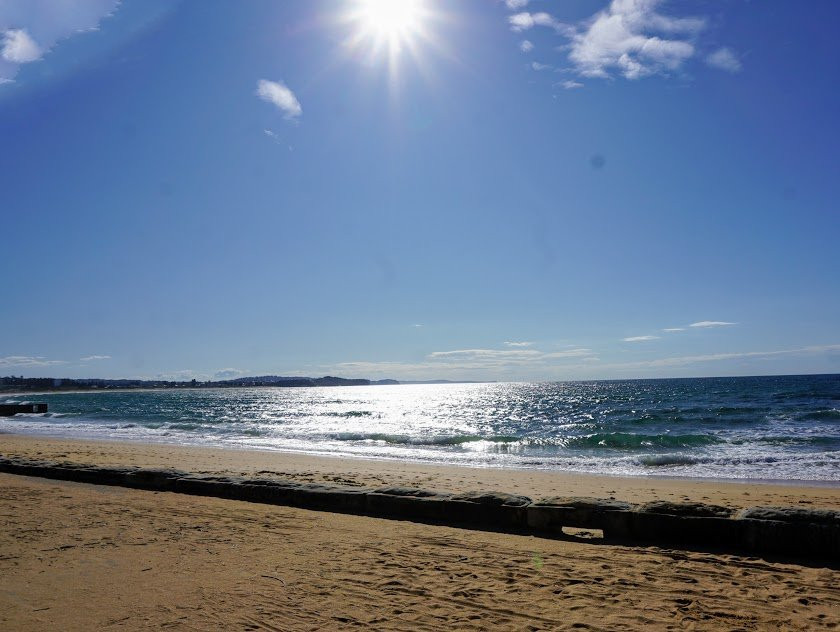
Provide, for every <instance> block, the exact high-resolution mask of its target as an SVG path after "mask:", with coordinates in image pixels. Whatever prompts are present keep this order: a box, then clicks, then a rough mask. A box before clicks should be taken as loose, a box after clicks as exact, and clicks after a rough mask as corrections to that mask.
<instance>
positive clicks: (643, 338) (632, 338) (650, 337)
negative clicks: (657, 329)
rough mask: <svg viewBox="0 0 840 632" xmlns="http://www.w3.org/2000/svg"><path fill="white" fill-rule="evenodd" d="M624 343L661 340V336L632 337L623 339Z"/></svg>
mask: <svg viewBox="0 0 840 632" xmlns="http://www.w3.org/2000/svg"><path fill="white" fill-rule="evenodd" d="M622 340H623V341H624V342H644V341H646V340H659V336H630V337H629V338H622Z"/></svg>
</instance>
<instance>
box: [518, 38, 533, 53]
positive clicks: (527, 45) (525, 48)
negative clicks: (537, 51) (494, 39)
mask: <svg viewBox="0 0 840 632" xmlns="http://www.w3.org/2000/svg"><path fill="white" fill-rule="evenodd" d="M519 50H521V51H522V52H523V53H530V52H531V51H532V50H534V44H533V42H531V40H522V41H521V42H519Z"/></svg>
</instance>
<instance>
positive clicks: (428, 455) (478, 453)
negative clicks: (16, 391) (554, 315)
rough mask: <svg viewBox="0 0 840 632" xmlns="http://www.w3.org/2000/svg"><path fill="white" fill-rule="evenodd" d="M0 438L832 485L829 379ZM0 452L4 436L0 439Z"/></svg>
mask: <svg viewBox="0 0 840 632" xmlns="http://www.w3.org/2000/svg"><path fill="white" fill-rule="evenodd" d="M3 400H5V401H8V402H23V401H39V402H46V403H47V404H48V405H49V412H48V413H46V414H42V415H16V416H14V417H0V431H5V432H14V433H22V434H37V435H49V436H58V437H69V438H84V439H116V440H130V441H144V442H163V443H175V444H182V445H195V446H221V447H226V446H227V447H236V448H245V449H262V450H283V451H295V452H305V453H310V454H322V455H337V456H347V457H366V458H374V459H405V460H411V461H419V462H436V463H448V464H458V465H469V466H478V467H494V468H537V469H543V470H559V471H569V472H584V473H597V474H617V475H624V476H626V475H647V476H651V475H653V476H679V477H702V478H720V479H763V480H790V481H823V482H840V375H815V376H778V377H734V378H697V379H665V380H620V381H595V382H554V383H489V384H442V385H395V386H346V387H323V388H282V387H281V388H229V389H188V390H160V391H123V392H119V391H92V392H83V393H51V394H46V395H38V396H31V395H30V396H3V395H0V401H3ZM0 442H2V437H0Z"/></svg>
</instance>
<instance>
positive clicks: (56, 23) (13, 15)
mask: <svg viewBox="0 0 840 632" xmlns="http://www.w3.org/2000/svg"><path fill="white" fill-rule="evenodd" d="M118 5H119V0H62V2H60V3H59V2H55V1H54V0H21V1H18V2H14V1H12V2H9V1H4V2H0V84H3V83H10V82H12V81H13V80H14V78H15V76H16V75H17V73H18V70H19V69H20V66H21V65H23V64H30V63H33V62H37V61H38V60H40V59H42V58H43V57H44V56H45V55H46V54H47V53H48V52H49V51H50V50H51V49H52V48H53V47H55V46H56V44H58V43H59V42H60V41H61V40H63V39H66V38H68V37H72V36H73V35H75V34H77V33H83V32H85V31H92V30H96V29H97V28H98V27H99V23H100V22H101V21H102V20H103V19H104V18H106V17H108V16H109V15H111V14H112V13H113V12H114V10H115V9H116V8H117V6H118Z"/></svg>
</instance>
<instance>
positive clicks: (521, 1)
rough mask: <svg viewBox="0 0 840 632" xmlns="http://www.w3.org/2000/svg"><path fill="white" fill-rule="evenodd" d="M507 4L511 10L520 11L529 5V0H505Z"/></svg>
mask: <svg viewBox="0 0 840 632" xmlns="http://www.w3.org/2000/svg"><path fill="white" fill-rule="evenodd" d="M505 6H506V7H507V8H508V9H510V10H511V11H518V10H519V9H524V8H525V7H527V6H528V0H505Z"/></svg>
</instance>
